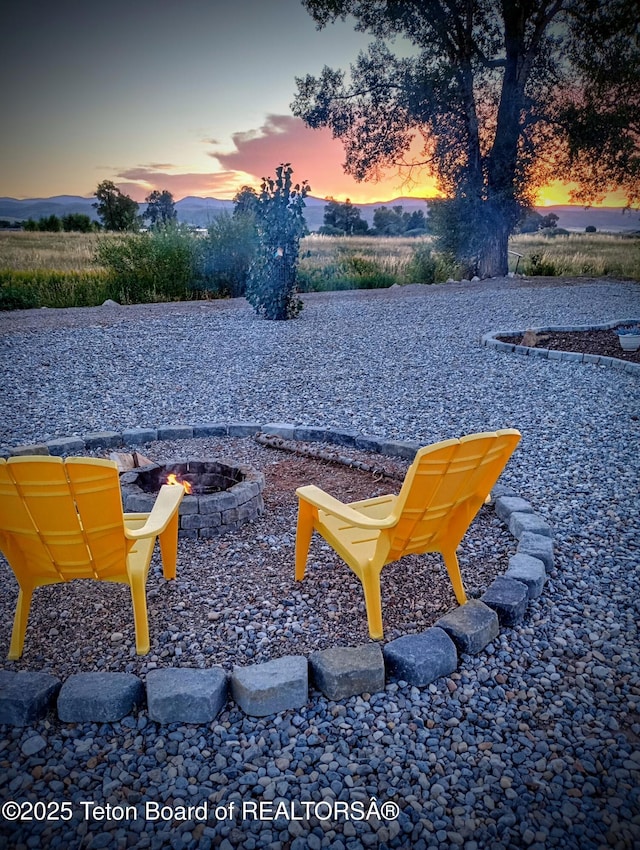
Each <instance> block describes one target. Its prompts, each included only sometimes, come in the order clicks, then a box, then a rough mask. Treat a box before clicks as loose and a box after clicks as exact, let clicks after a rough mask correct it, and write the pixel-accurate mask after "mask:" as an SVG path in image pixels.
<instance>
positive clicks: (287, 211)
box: [247, 162, 309, 320]
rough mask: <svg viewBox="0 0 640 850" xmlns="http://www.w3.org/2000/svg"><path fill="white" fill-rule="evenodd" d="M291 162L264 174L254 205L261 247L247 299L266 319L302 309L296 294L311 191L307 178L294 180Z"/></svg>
mask: <svg viewBox="0 0 640 850" xmlns="http://www.w3.org/2000/svg"><path fill="white" fill-rule="evenodd" d="M292 174H293V169H292V168H291V165H290V164H289V163H288V162H287V163H282V164H281V165H279V166H278V167H277V168H276V177H275V179H271V178H265V179H264V180H263V181H262V185H261V191H260V194H259V195H258V197H257V200H256V205H255V221H256V233H257V238H258V247H257V252H256V257H255V259H254V262H253V263H252V265H251V269H250V271H249V277H248V280H247V300H248V301H249V303H250V304H251V306H252V307H253V308H254V310H255V311H256V313H257V314H258V315H259V316H263V317H264V318H265V319H275V320H283V319H291V318H293V317H294V316H296V315H297V314H298V313H299V312H300V310H301V309H302V302H301V301H300V299H299V298H298V297H297V295H296V283H297V278H296V273H297V267H298V254H299V250H300V239H301V238H302V237H303V236H304V235H305V233H306V232H307V227H306V223H305V220H304V217H303V214H302V210H303V209H304V205H305V204H304V199H305V196H306V195H307V193H308V191H309V186H308V184H307V183H306V182H303V183H302V185H300V184H296V185H295V186H294V185H293V183H292V180H291V175H292Z"/></svg>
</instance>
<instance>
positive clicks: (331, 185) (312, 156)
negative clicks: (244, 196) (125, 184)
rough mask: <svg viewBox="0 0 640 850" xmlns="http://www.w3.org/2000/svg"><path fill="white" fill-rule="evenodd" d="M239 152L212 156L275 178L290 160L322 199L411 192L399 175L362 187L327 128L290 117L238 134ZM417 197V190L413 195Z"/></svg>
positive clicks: (362, 199)
mask: <svg viewBox="0 0 640 850" xmlns="http://www.w3.org/2000/svg"><path fill="white" fill-rule="evenodd" d="M232 140H233V144H234V147H235V150H232V151H229V152H228V153H225V152H219V151H213V152H211V154H210V155H211V156H212V157H213V158H214V159H215V160H217V161H218V162H219V163H220V165H221V166H222V167H223V168H225V169H229V170H234V171H242V172H244V173H246V174H251V175H255V177H256V184H257V183H258V182H259V180H260V178H261V177H265V176H270V175H273V173H274V169H275V167H276V166H277V165H278V164H279V163H281V162H290V163H291V164H292V166H293V169H294V178H295V179H297V180H308V181H309V183H310V185H311V192H312V194H313V195H316V196H317V197H326V196H329V195H331V196H333V197H335V198H338V199H344V198H345V197H347V196H348V197H350V198H351V200H353V201H356V202H366V201H369V200H377V199H384V198H393V197H394V196H396V195H398V194H400V193H402V192H403V191H405V190H406V187H405V188H403V186H402V179H401V178H400V177H398V175H397V174H389V175H388V176H386V177H385V178H383V179H382V180H380V181H379V182H376V183H374V182H367V183H358V182H357V181H356V180H354V178H353V177H351V176H349V175H347V174H345V173H344V169H343V166H342V163H343V161H344V149H343V147H342V144H341V142H340V141H339V140H337V139H334V138H333V137H332V136H331V131H330V130H327V129H322V130H311V129H309V128H308V127H307V126H306V125H305V124H304V122H303V121H302V120H301V119H300V118H294V117H293V116H290V115H268V116H267V119H266V121H265V123H264V124H263V125H262V127H260V128H259V129H254V130H249V131H247V132H241V133H234V135H233V136H232ZM421 188H422V190H423V191H424V193H425V195H426V194H433V192H434V189H433V184H432V182H431V181H429V183H428V184H423V187H421ZM411 194H415V192H413V191H412V192H411Z"/></svg>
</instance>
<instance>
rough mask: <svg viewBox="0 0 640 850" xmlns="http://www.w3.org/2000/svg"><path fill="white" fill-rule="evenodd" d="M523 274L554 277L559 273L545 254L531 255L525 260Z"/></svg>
mask: <svg viewBox="0 0 640 850" xmlns="http://www.w3.org/2000/svg"><path fill="white" fill-rule="evenodd" d="M525 274H529V275H532V276H535V275H540V276H547V277H555V276H556V275H557V274H559V272H558V269H557V268H556V266H555V264H554V263H553V261H552V260H550V259H549V258H548V257H546V256H545V254H531V256H530V257H527V258H526V260H525Z"/></svg>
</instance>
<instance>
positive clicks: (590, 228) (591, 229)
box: [584, 224, 598, 233]
mask: <svg viewBox="0 0 640 850" xmlns="http://www.w3.org/2000/svg"><path fill="white" fill-rule="evenodd" d="M584 232H585V233H597V232H598V229H597V227H595V225H593V224H588V225H587V226H586V227H585V229H584Z"/></svg>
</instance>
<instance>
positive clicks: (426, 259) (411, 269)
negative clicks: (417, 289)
mask: <svg viewBox="0 0 640 850" xmlns="http://www.w3.org/2000/svg"><path fill="white" fill-rule="evenodd" d="M406 275H407V282H408V283H435V282H436V260H435V258H434V257H433V255H432V254H431V248H430V247H429V246H428V245H420V246H418V247H417V248H416V249H415V251H414V252H413V257H412V258H411V260H410V261H409V264H408V266H407V272H406Z"/></svg>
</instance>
